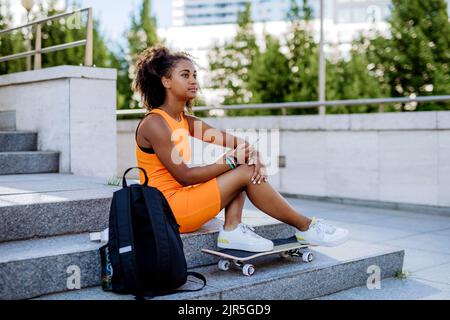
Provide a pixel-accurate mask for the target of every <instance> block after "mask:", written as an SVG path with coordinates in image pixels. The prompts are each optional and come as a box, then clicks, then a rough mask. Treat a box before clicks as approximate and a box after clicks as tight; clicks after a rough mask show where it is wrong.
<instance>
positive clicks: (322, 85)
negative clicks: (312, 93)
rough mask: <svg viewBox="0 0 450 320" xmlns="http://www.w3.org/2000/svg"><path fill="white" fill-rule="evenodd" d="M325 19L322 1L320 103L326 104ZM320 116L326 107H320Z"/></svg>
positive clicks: (323, 113)
mask: <svg viewBox="0 0 450 320" xmlns="http://www.w3.org/2000/svg"><path fill="white" fill-rule="evenodd" d="M323 19H324V6H323V0H320V44H319V101H320V102H325V100H326V93H325V77H326V73H325V57H324V52H323V51H324V41H325V39H324V34H323ZM319 114H320V115H325V114H326V108H325V105H321V106H320V107H319Z"/></svg>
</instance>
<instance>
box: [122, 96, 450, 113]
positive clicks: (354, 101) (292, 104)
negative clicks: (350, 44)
mask: <svg viewBox="0 0 450 320" xmlns="http://www.w3.org/2000/svg"><path fill="white" fill-rule="evenodd" d="M431 101H450V95H442V96H425V97H406V98H376V99H349V100H334V101H304V102H303V101H302V102H281V103H262V104H244V105H227V106H213V107H194V108H193V109H192V110H193V111H208V110H215V109H222V110H242V109H292V108H318V107H321V106H325V107H331V106H344V105H347V106H353V105H370V104H381V105H382V104H387V103H411V102H431ZM146 112H147V110H145V109H128V110H116V115H129V114H142V113H146Z"/></svg>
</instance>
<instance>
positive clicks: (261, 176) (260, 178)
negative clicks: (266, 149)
mask: <svg viewBox="0 0 450 320" xmlns="http://www.w3.org/2000/svg"><path fill="white" fill-rule="evenodd" d="M247 165H249V166H250V165H254V166H255V168H254V170H253V175H252V183H253V184H261V182H267V181H268V178H267V169H266V165H265V164H264V163H263V161H262V159H261V156H260V154H259V153H258V152H256V151H253V152H252V153H251V154H250V158H249V161H248V163H247Z"/></svg>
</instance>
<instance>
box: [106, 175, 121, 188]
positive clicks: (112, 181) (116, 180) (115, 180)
mask: <svg viewBox="0 0 450 320" xmlns="http://www.w3.org/2000/svg"><path fill="white" fill-rule="evenodd" d="M121 180H122V179H121V178H119V177H113V178H111V179H109V180H108V181H107V185H108V186H114V187H119V186H120V183H121Z"/></svg>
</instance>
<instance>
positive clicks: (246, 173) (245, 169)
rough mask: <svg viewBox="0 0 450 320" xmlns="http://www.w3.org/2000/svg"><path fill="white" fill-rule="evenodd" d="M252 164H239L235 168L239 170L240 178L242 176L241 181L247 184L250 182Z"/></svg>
mask: <svg viewBox="0 0 450 320" xmlns="http://www.w3.org/2000/svg"><path fill="white" fill-rule="evenodd" d="M253 169H254V167H253V166H249V165H246V164H243V165H240V166H239V167H237V168H236V169H235V170H238V171H239V176H240V177H241V178H243V179H244V180H243V183H244V184H247V183H249V182H250V180H251V178H252V175H253Z"/></svg>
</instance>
